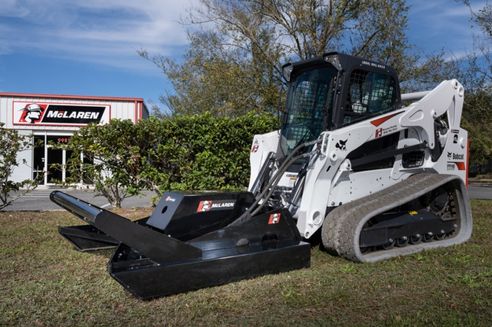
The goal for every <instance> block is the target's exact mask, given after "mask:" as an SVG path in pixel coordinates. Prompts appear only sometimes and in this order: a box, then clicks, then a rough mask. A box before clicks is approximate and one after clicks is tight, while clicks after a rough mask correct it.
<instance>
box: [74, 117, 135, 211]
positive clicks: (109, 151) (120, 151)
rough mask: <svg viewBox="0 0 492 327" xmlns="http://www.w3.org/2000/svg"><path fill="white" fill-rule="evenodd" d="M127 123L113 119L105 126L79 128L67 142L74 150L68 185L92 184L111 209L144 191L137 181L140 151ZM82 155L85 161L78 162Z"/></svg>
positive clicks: (130, 124)
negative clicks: (78, 183) (77, 183)
mask: <svg viewBox="0 0 492 327" xmlns="http://www.w3.org/2000/svg"><path fill="white" fill-rule="evenodd" d="M134 132H135V130H134V124H133V123H132V122H131V121H130V120H117V119H112V120H111V121H110V123H109V124H106V125H101V126H98V125H89V126H87V127H84V128H81V129H80V130H79V131H78V132H76V133H75V134H74V135H73V137H72V138H71V139H70V142H69V145H68V146H69V148H70V149H72V150H73V154H72V158H71V160H70V164H69V167H68V169H69V170H70V172H71V174H70V176H71V181H70V182H79V181H80V180H82V179H83V180H84V181H85V182H86V183H90V184H93V185H94V186H95V188H96V190H97V191H98V192H100V193H101V194H102V195H103V196H104V197H105V198H106V199H107V200H108V201H109V203H111V205H113V206H114V207H117V208H120V207H121V202H122V201H123V199H125V198H127V197H128V196H132V195H136V194H138V193H139V192H140V191H141V190H142V188H143V187H144V183H143V181H142V180H141V179H140V171H141V164H142V160H141V151H140V145H139V144H137V143H136V141H135V136H134ZM81 153H82V154H83V155H84V157H85V159H84V161H81V159H80V158H81Z"/></svg>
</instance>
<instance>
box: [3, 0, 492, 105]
mask: <svg viewBox="0 0 492 327" xmlns="http://www.w3.org/2000/svg"><path fill="white" fill-rule="evenodd" d="M485 2H486V1H485V0H475V1H473V0H472V1H471V3H472V7H473V8H475V9H478V8H481V7H483V6H484V4H485ZM408 4H409V6H410V11H409V15H408V19H409V21H408V34H407V35H408V39H409V41H410V43H411V44H413V45H414V46H415V47H416V49H418V51H421V52H422V53H429V54H430V53H437V52H440V51H445V52H446V53H447V56H448V57H449V58H460V57H462V56H464V55H466V54H467V53H469V52H470V51H471V50H472V48H473V37H472V36H473V34H474V33H475V34H477V33H478V32H479V31H478V30H476V29H475V30H473V29H471V28H470V21H469V19H470V11H469V9H468V8H466V7H465V6H463V5H462V4H460V3H459V2H457V1H455V0H410V1H408ZM197 6H199V0H177V1H176V0H175V1H172V0H138V1H136V0H70V1H66V0H0V8H1V9H0V92H20V93H52V94H77V95H100V96H127V97H139V98H143V99H144V100H145V101H146V103H147V105H148V106H150V105H151V104H152V103H157V104H158V103H159V96H160V95H162V94H163V93H165V92H166V93H169V92H171V93H172V85H171V84H170V82H169V81H168V80H167V79H166V78H165V76H164V75H163V74H162V73H161V71H160V70H159V69H158V68H157V67H156V66H155V65H154V64H152V63H151V62H149V61H147V60H145V59H143V58H141V57H140V56H138V54H137V51H138V50H141V49H145V50H147V51H148V52H149V53H151V54H162V55H166V56H169V57H172V58H176V59H178V60H179V58H181V57H182V55H183V54H184V52H185V50H186V47H187V44H188V41H187V34H186V31H187V29H189V28H190V26H187V25H183V24H182V23H180V21H182V20H183V19H184V18H185V17H186V15H187V13H188V12H189V10H190V9H191V8H196V7H197Z"/></svg>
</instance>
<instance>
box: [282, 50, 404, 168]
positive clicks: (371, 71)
mask: <svg viewBox="0 0 492 327" xmlns="http://www.w3.org/2000/svg"><path fill="white" fill-rule="evenodd" d="M283 73H284V77H285V79H286V80H287V81H288V91H287V102H286V113H285V115H284V119H283V122H282V128H281V133H280V134H281V137H280V144H279V147H280V149H279V150H280V151H278V153H279V154H281V156H286V155H288V154H289V153H290V152H291V151H292V150H293V149H294V148H295V147H296V146H298V145H299V144H302V143H304V142H309V141H312V140H315V139H317V138H318V137H319V135H320V134H321V132H323V131H330V130H335V129H338V128H341V127H344V126H347V125H350V124H353V123H356V122H359V121H362V120H365V119H368V118H370V117H374V116H378V115H381V114H383V113H386V112H389V111H393V110H396V109H398V108H401V97H400V88H399V83H398V76H397V74H396V72H395V71H394V70H393V69H392V68H390V67H388V66H386V65H384V64H380V63H376V62H372V61H369V60H366V59H362V58H359V57H354V56H350V55H346V54H341V53H336V52H330V53H326V54H325V55H323V57H321V58H316V59H310V60H305V61H301V62H296V63H288V64H286V65H284V66H283ZM289 170H290V169H289Z"/></svg>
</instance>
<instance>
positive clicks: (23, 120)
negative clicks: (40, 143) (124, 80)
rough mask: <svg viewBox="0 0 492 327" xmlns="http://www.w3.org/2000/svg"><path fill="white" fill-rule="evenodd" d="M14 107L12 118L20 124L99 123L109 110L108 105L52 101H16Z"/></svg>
mask: <svg viewBox="0 0 492 327" xmlns="http://www.w3.org/2000/svg"><path fill="white" fill-rule="evenodd" d="M15 107H17V108H14V116H17V117H18V118H17V119H14V120H15V123H16V124H21V125H24V124H25V125H44V124H47V125H66V124H75V125H86V124H99V123H101V120H103V122H104V120H105V119H103V116H104V115H105V113H106V111H108V110H109V106H92V105H91V106H88V105H75V104H52V103H51V104H48V103H16V105H15ZM108 115H109V113H108Z"/></svg>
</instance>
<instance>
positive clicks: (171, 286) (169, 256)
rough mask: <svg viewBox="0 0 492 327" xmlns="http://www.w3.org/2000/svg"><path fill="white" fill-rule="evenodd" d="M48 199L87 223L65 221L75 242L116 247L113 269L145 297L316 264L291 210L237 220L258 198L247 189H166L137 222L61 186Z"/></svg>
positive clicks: (63, 231) (110, 267)
mask: <svg viewBox="0 0 492 327" xmlns="http://www.w3.org/2000/svg"><path fill="white" fill-rule="evenodd" d="M50 198H51V200H52V201H53V202H55V203H57V204H58V205H60V206H61V207H63V208H65V209H66V210H68V211H70V212H71V213H73V214H74V215H76V216H77V217H79V218H81V219H82V220H84V221H85V222H87V223H89V225H83V226H71V227H60V228H59V232H60V234H61V235H62V236H63V237H65V238H66V239H68V240H69V241H70V242H71V243H73V244H74V245H75V247H76V248H77V249H79V250H81V251H90V250H98V249H103V248H109V247H115V246H117V248H116V251H115V252H114V254H113V256H112V258H111V260H110V262H109V263H108V270H109V273H110V275H111V276H112V277H113V278H114V279H116V280H117V281H118V282H119V283H120V284H121V285H123V286H124V287H125V288H126V289H127V290H128V291H129V292H131V293H132V294H134V295H135V296H137V297H139V298H142V299H149V298H154V297H159V296H165V295H170V294H176V293H181V292H187V291H191V290H196V289H200V288H204V287H209V286H215V285H221V284H225V283H229V282H232V281H237V280H241V279H245V278H252V277H255V276H261V275H265V274H272V273H279V272H284V271H289V270H293V269H299V268H303V267H309V265H310V245H309V243H306V242H303V241H302V239H301V237H300V235H299V232H298V230H297V227H296V224H295V220H293V219H292V216H291V214H290V212H289V211H288V210H286V209H280V210H273V211H265V212H261V213H259V214H257V215H254V216H252V217H248V219H241V220H239V219H238V217H240V216H241V214H242V213H243V212H245V211H246V209H247V208H248V207H249V206H250V205H251V204H252V203H253V202H254V200H255V199H254V197H253V195H252V194H251V193H249V192H238V193H211V194H201V195H187V194H182V193H177V192H170V193H166V194H164V196H163V197H162V199H161V201H160V202H159V204H158V205H157V207H156V209H155V210H154V212H153V213H152V215H151V216H150V217H149V218H145V219H141V220H138V221H135V222H133V221H131V220H129V219H126V218H124V217H122V216H119V215H117V214H115V213H113V212H110V211H107V210H105V209H102V208H99V207H97V206H94V205H92V204H90V203H87V202H85V201H83V200H80V199H78V198H75V197H73V196H71V195H68V194H66V193H63V192H60V191H54V192H52V193H51V195H50Z"/></svg>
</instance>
